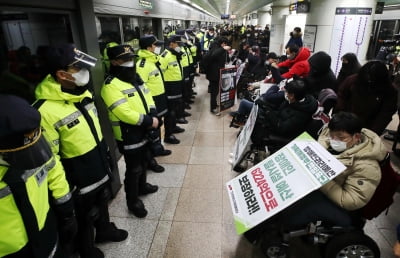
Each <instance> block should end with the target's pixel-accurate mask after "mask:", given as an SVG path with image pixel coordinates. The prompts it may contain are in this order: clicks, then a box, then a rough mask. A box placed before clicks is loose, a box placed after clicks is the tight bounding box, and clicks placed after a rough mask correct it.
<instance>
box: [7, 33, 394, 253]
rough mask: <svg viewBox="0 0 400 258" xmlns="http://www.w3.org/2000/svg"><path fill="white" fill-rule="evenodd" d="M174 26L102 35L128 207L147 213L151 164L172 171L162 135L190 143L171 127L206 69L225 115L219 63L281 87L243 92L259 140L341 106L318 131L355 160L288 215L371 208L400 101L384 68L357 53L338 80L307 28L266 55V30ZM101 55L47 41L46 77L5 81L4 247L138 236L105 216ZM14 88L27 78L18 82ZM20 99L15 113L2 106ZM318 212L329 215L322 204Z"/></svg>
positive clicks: (53, 248)
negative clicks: (306, 38) (162, 160)
mask: <svg viewBox="0 0 400 258" xmlns="http://www.w3.org/2000/svg"><path fill="white" fill-rule="evenodd" d="M164 32H165V35H164V36H165V38H164V41H161V40H158V39H157V38H156V37H155V36H154V35H152V32H151V30H149V31H148V32H147V33H148V34H146V35H144V36H142V37H140V36H138V35H137V34H139V35H140V32H138V31H136V30H135V31H132V35H131V37H130V36H129V35H127V39H126V44H120V42H119V41H118V37H115V35H114V36H113V35H112V34H110V33H109V34H107V33H105V34H103V35H102V39H103V41H102V44H101V53H102V56H103V60H102V61H103V68H104V71H105V79H104V83H103V85H102V88H101V96H99V97H101V99H102V101H103V102H104V105H105V107H106V109H107V112H108V117H109V121H110V123H111V126H112V131H113V135H114V138H115V142H116V144H117V146H118V150H119V151H120V153H121V154H122V155H123V157H124V161H125V165H126V171H125V177H124V191H125V193H126V206H127V208H128V210H129V211H130V212H131V213H132V214H133V215H135V216H136V217H138V218H143V217H146V216H147V214H148V210H147V209H146V207H145V206H144V203H143V202H142V200H141V196H143V195H147V194H152V193H155V192H157V191H158V186H157V185H153V184H151V183H149V182H148V181H147V172H146V171H147V170H148V169H150V170H152V171H154V172H158V173H161V172H163V171H164V170H165V168H164V167H162V166H161V165H159V164H158V163H157V160H156V157H157V156H166V155H170V154H171V153H172V152H171V150H168V149H167V148H166V147H165V144H179V143H180V140H179V139H178V138H177V137H176V136H175V135H176V134H179V133H183V132H184V131H185V129H184V128H182V127H180V126H178V124H187V123H189V121H188V120H187V119H186V117H188V116H190V115H191V114H190V113H189V112H188V110H190V109H191V106H190V105H191V104H192V103H193V102H194V101H193V100H194V98H195V96H196V94H197V93H196V92H194V90H193V88H194V85H195V77H196V76H199V73H205V77H206V79H207V80H208V81H209V86H208V91H209V93H210V112H211V113H213V114H215V115H220V108H219V104H218V92H219V87H220V86H219V85H220V74H219V71H220V69H222V68H224V67H225V66H226V65H229V64H231V63H234V64H240V63H241V64H244V65H245V71H244V72H243V73H242V76H243V78H247V79H249V80H252V81H257V80H265V81H267V82H270V83H272V84H274V85H273V86H271V87H270V89H269V90H268V91H267V92H266V93H264V94H263V95H262V96H260V98H259V100H258V101H257V102H256V103H253V102H252V101H250V100H246V99H243V100H242V101H241V103H240V106H239V110H238V111H237V112H234V113H233V114H232V115H233V116H234V118H233V120H234V121H233V122H234V123H233V124H234V125H236V126H238V127H239V126H242V125H243V124H244V122H245V120H246V118H247V116H248V114H249V112H250V110H251V108H252V106H253V105H259V106H260V107H262V108H260V111H259V114H258V116H257V121H256V126H255V129H254V130H253V132H252V136H251V138H252V142H253V144H254V146H255V147H256V148H260V149H262V148H264V147H265V146H263V139H264V138H265V137H267V136H268V135H271V134H277V135H279V136H282V137H286V138H287V139H288V140H291V139H293V138H295V137H296V136H297V135H298V134H299V133H301V132H303V131H304V130H306V128H307V124H309V122H311V121H312V120H313V116H314V115H315V114H316V113H317V112H318V111H320V110H321V107H322V110H323V112H325V113H326V114H328V115H330V114H333V115H332V119H331V121H330V122H329V124H328V125H327V128H325V129H324V130H322V132H321V134H320V135H319V138H318V141H319V142H320V143H321V144H322V145H323V146H324V147H325V148H326V149H328V151H330V152H331V153H332V154H333V155H334V156H335V157H336V158H338V159H339V160H341V161H343V163H345V165H346V167H347V169H346V171H345V173H343V174H342V175H341V176H340V177H338V178H336V179H335V180H332V181H331V182H329V183H328V184H326V185H325V186H324V187H323V188H321V189H320V191H317V192H315V193H313V194H312V195H310V197H309V198H310V200H311V201H307V200H305V201H304V205H303V206H302V209H300V210H301V212H302V213H301V214H302V215H301V216H296V218H297V220H293V219H290V220H289V221H288V222H287V223H286V222H285V224H286V225H289V224H290V225H291V226H293V227H298V226H300V225H303V224H305V223H306V222H309V220H310V217H312V218H313V219H315V218H317V219H319V218H323V219H326V220H330V219H331V220H332V222H333V223H337V224H343V225H349V224H350V223H351V217H350V216H349V213H348V211H353V210H357V209H359V208H361V207H363V206H364V205H365V204H366V203H367V202H368V201H369V199H370V198H371V196H372V193H373V192H374V190H375V189H376V187H377V185H378V184H379V180H380V174H379V171H380V170H379V161H380V160H382V159H383V158H384V157H385V155H386V152H387V151H386V149H385V148H384V147H383V144H382V142H381V140H380V137H379V136H380V135H381V134H382V133H383V131H384V129H385V128H386V126H387V124H388V123H389V122H390V121H391V119H392V115H393V114H394V113H395V112H396V111H397V109H398V106H397V89H396V88H395V87H394V86H393V81H394V77H393V76H392V75H393V74H390V73H389V70H388V69H387V67H386V65H385V64H384V63H382V62H381V61H369V62H367V63H366V64H364V65H361V64H360V63H359V62H358V60H357V56H356V55H355V54H353V53H347V54H345V55H343V57H342V68H341V70H340V72H339V75H338V77H337V78H336V76H335V75H334V73H333V72H332V70H331V68H330V66H331V57H330V56H329V54H328V53H326V52H324V51H320V52H317V53H314V54H311V52H310V50H309V49H307V48H306V47H304V46H303V43H302V38H301V36H302V34H301V29H300V28H298V27H296V28H294V30H293V31H292V32H291V35H290V39H289V41H288V42H287V44H286V48H285V49H286V56H285V58H284V57H279V56H278V55H277V54H275V53H272V52H270V51H269V36H270V34H269V28H268V26H266V27H265V28H263V29H262V28H261V27H255V26H247V27H245V26H235V27H230V26H218V27H216V28H214V27H208V28H206V27H202V28H201V29H200V30H198V31H197V30H195V29H186V30H183V29H177V30H173V29H172V28H168V30H167V29H166V30H164ZM134 39H136V40H134ZM162 48H164V50H163V51H162ZM28 50H29V49H26V48H20V49H19V50H18V51H17V53H16V54H17V57H18V59H19V60H22V61H21V64H28V63H29V64H30V63H31V62H35V60H32V59H30V58H28V57H29V56H30V54H29V53H28ZM235 50H236V51H235ZM97 61H98V60H97V59H96V58H94V57H92V56H90V55H88V54H86V53H84V52H82V51H80V50H78V49H76V47H75V46H74V45H73V44H62V45H57V46H49V47H47V48H46V49H45V50H43V53H42V56H41V58H40V66H39V65H38V66H34V65H33V66H32V65H29V66H27V67H31V68H32V69H33V67H36V68H37V69H38V71H40V73H31V70H30V69H31V68H29V69H27V68H26V67H25V66H24V67H19V68H18V69H17V68H15V69H16V70H15V71H18V72H15V71H14V75H15V74H17V75H19V76H20V77H22V78H28V77H29V78H31V77H32V74H39V75H38V77H34V78H33V79H34V80H30V81H31V82H32V81H33V82H35V85H32V83H31V84H29V83H25V82H24V81H21V80H20V78H15V77H13V76H12V75H11V74H10V73H4V72H3V73H2V79H3V82H5V84H7V85H6V86H3V87H2V88H1V91H0V106H1V107H0V121H1V123H0V176H1V177H0V178H1V181H0V186H1V188H0V217H1V218H2V220H1V221H3V222H4V221H7V223H1V222H0V229H1V230H2V231H4V232H8V236H7V238H6V239H3V238H1V239H0V242H1V243H4V246H5V247H4V248H3V247H0V256H1V257H49V256H51V255H54V257H71V256H72V255H74V254H77V253H78V254H79V255H80V257H82V258H84V257H90V258H92V257H94V258H96V257H104V254H103V253H102V251H101V250H100V249H99V248H97V247H96V246H95V244H96V243H101V242H110V241H111V242H119V241H124V240H125V239H126V238H127V237H128V232H127V231H126V230H124V229H120V228H118V227H117V226H116V225H115V224H114V223H113V222H111V221H110V216H109V213H108V201H109V200H110V198H111V193H110V184H111V182H112V180H113V175H112V166H113V161H112V160H111V159H112V158H111V157H112V155H110V150H109V147H108V146H107V143H106V141H105V138H104V137H103V133H102V130H101V127H100V120H99V117H98V115H97V109H96V105H95V103H94V97H93V94H92V91H91V90H90V87H89V86H90V83H91V73H90V68H92V67H94V66H95V64H96V62H97ZM39 68H40V69H39ZM396 78H397V77H396ZM31 79H32V78H31ZM16 85H21V86H18V87H19V89H18V90H17V91H16V90H15V86H16ZM246 85H247V84H246ZM244 90H247V89H244ZM31 104H32V105H31ZM96 104H97V103H96ZM10 106H13V107H15V110H14V113H12V114H13V115H11V113H10V112H6V111H5V110H6V107H10ZM162 126H164V136H162V135H161V132H162V131H163V130H161V127H162ZM349 160H351V162H349ZM35 182H36V183H35ZM34 183H35V184H34ZM349 189H350V190H349ZM48 193H49V194H48ZM4 197H8V198H4ZM39 200H40V201H39ZM304 207H307V208H304ZM315 207H317V208H315ZM321 207H322V208H321ZM316 209H317V210H320V211H324V212H322V213H321V214H316V213H315V210H316ZM329 211H331V212H329ZM327 212H328V213H329V215H332V216H327ZM294 213H296V214H297V215H298V214H300V212H299V211H298V210H296V211H295V212H294ZM294 213H288V214H289V215H290V214H294ZM310 214H311V215H310ZM288 218H289V216H288ZM290 218H292V217H290ZM338 219H339V220H338ZM11 222H12V226H10V225H11V224H10V223H11ZM289 222H290V223H289ZM292 224H293V225H292ZM57 236H58V237H57ZM395 248H396V249H395V250H397V251H396V252H398V246H397V247H395Z"/></svg>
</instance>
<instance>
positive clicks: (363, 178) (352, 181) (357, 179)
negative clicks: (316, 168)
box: [318, 128, 387, 210]
mask: <svg viewBox="0 0 400 258" xmlns="http://www.w3.org/2000/svg"><path fill="white" fill-rule="evenodd" d="M318 142H319V143H320V144H321V145H322V146H324V147H325V148H326V149H328V148H329V147H330V145H329V129H328V128H325V129H324V130H323V131H322V133H321V135H320V137H319V138H318ZM328 150H329V149H328ZM386 153H387V151H386V147H385V146H384V145H383V143H382V141H381V139H380V137H379V136H378V135H377V134H376V133H374V132H372V131H371V130H368V129H365V128H364V129H362V130H361V143H359V144H356V145H354V146H353V147H351V148H349V149H347V150H345V151H344V152H342V153H340V154H337V155H334V156H335V158H337V159H338V160H339V161H340V162H342V163H343V164H344V165H345V166H346V170H345V171H343V172H342V173H341V174H340V175H338V176H337V177H335V178H334V179H333V180H331V181H329V182H328V183H326V184H325V185H324V186H322V187H321V188H320V190H321V191H322V192H323V193H324V194H325V195H326V196H328V198H329V199H331V200H332V201H333V202H334V203H336V204H337V205H339V206H340V207H342V208H344V209H346V210H357V209H360V208H362V207H364V206H365V205H366V204H367V203H368V201H369V200H370V199H371V198H372V195H373V194H374V192H375V189H376V188H377V186H378V184H379V182H380V180H381V169H380V167H379V161H381V160H383V159H384V158H385V156H386Z"/></svg>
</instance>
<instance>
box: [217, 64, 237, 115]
mask: <svg viewBox="0 0 400 258" xmlns="http://www.w3.org/2000/svg"><path fill="white" fill-rule="evenodd" d="M219 82H220V83H219V96H220V104H219V107H220V111H224V110H226V109H228V108H230V107H233V105H234V104H235V97H236V67H235V66H233V67H229V68H224V69H221V70H220V79H219Z"/></svg>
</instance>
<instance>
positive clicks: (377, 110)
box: [334, 74, 397, 135]
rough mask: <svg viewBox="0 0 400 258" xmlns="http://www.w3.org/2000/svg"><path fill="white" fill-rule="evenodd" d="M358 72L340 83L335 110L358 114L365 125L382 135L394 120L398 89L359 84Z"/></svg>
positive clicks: (379, 85)
mask: <svg viewBox="0 0 400 258" xmlns="http://www.w3.org/2000/svg"><path fill="white" fill-rule="evenodd" d="M358 76H359V75H358V74H353V75H350V76H349V77H347V79H346V80H345V81H344V82H343V83H342V84H341V85H340V87H339V89H338V94H337V95H338V100H337V104H336V106H335V109H334V112H335V113H336V112H339V111H346V112H352V113H354V114H356V115H357V116H358V117H359V118H360V119H361V121H362V122H363V127H365V128H368V129H370V130H372V131H374V132H375V133H377V134H379V135H381V134H382V133H383V131H384V130H385V128H386V126H387V125H388V123H389V122H390V121H391V120H392V116H393V114H394V113H395V112H396V109H397V91H396V90H395V89H394V88H393V87H391V86H389V87H385V85H383V84H378V85H376V86H375V87H374V88H372V87H369V86H368V85H364V84H363V85H362V86H357V85H358V83H357V81H358Z"/></svg>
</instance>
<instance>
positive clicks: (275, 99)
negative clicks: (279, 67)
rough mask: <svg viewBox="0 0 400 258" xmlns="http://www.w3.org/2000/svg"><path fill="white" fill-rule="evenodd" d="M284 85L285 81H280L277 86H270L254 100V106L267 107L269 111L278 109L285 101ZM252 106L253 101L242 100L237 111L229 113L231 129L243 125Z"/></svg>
mask: <svg viewBox="0 0 400 258" xmlns="http://www.w3.org/2000/svg"><path fill="white" fill-rule="evenodd" d="M285 84H286V80H285V81H282V82H281V83H280V84H279V85H272V86H271V87H270V88H269V89H268V90H267V91H266V92H265V93H263V94H261V96H260V97H259V98H258V99H257V100H256V102H255V104H259V105H260V104H264V105H268V106H269V108H271V109H278V108H279V106H280V105H281V104H282V102H283V101H284V100H285V89H284V85H285ZM249 88H251V89H253V86H250V87H249ZM253 105H254V102H253V101H250V100H247V99H244V98H243V99H242V100H241V101H240V103H239V108H238V110H237V111H235V112H232V113H231V115H232V116H233V119H232V123H231V125H232V126H233V127H239V126H242V125H244V123H245V122H246V119H247V117H248V116H249V115H250V112H251V109H252V108H253Z"/></svg>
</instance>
